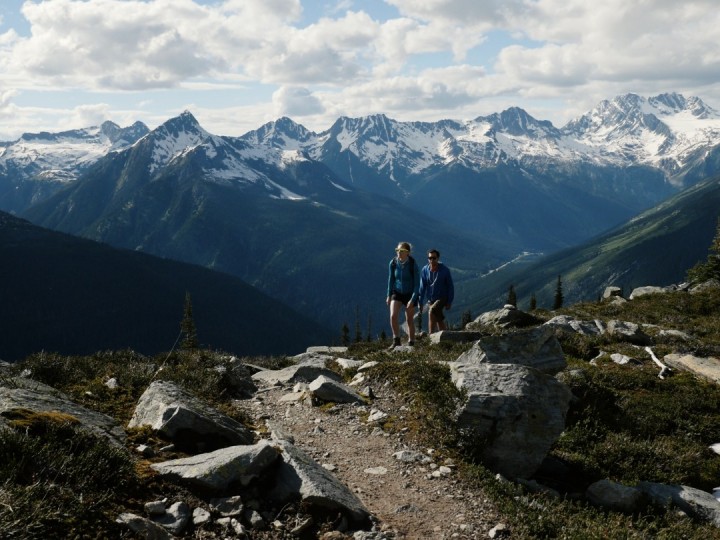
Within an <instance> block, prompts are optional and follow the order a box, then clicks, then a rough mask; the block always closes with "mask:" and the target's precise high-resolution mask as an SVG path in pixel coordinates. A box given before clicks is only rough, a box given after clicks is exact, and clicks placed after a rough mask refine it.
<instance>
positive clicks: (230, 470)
mask: <svg viewBox="0 0 720 540" xmlns="http://www.w3.org/2000/svg"><path fill="white" fill-rule="evenodd" d="M278 455H279V451H278V449H277V448H275V447H274V446H273V445H271V444H270V443H269V442H268V441H266V440H262V441H260V442H258V443H257V444H253V445H246V446H231V447H229V448H221V449H220V450H215V451H214V452H209V453H207V454H198V455H196V456H191V457H187V458H180V459H173V460H170V461H163V462H161V463H154V464H153V465H151V467H152V468H153V469H154V470H156V471H157V472H158V473H160V474H161V475H162V476H164V477H166V478H168V479H169V480H171V481H175V482H178V483H180V484H185V485H188V486H192V487H194V488H197V489H199V490H201V491H202V492H205V493H216V494H223V493H224V492H225V491H226V490H227V489H228V488H229V487H230V486H232V485H247V484H248V483H249V482H250V481H251V480H252V479H254V478H256V477H258V476H260V475H261V474H262V473H263V472H265V470H266V469H267V468H268V467H269V466H270V465H271V464H273V463H274V462H275V460H277V458H278Z"/></svg>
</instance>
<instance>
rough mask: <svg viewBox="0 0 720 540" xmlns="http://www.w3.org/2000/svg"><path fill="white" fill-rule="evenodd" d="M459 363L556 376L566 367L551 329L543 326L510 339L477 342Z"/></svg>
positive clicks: (499, 338) (505, 336)
mask: <svg viewBox="0 0 720 540" xmlns="http://www.w3.org/2000/svg"><path fill="white" fill-rule="evenodd" d="M457 362H459V363H465V364H482V363H490V364H519V365H523V366H529V367H533V368H535V369H538V370H540V371H542V372H544V373H549V374H551V375H554V374H556V373H558V372H560V371H562V370H563V369H564V368H565V366H566V365H567V363H566V362H565V356H564V355H563V351H562V347H561V346H560V342H559V341H558V340H557V338H556V337H555V334H554V332H553V330H552V328H550V327H548V326H540V327H537V328H533V329H531V330H524V331H515V332H513V333H512V334H510V335H502V336H487V337H484V338H482V339H480V340H478V341H477V342H476V343H475V344H474V345H473V346H472V348H471V349H470V350H468V351H467V352H465V353H463V354H461V355H460V356H459V357H458V359H457Z"/></svg>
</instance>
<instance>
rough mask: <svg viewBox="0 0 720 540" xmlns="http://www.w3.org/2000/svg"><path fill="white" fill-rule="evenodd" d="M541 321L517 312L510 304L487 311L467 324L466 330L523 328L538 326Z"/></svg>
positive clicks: (522, 312) (519, 311) (528, 314)
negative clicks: (492, 327) (490, 327)
mask: <svg viewBox="0 0 720 540" xmlns="http://www.w3.org/2000/svg"><path fill="white" fill-rule="evenodd" d="M541 322H542V320H540V319H538V318H537V317H535V316H534V315H531V314H530V313H526V312H524V311H521V310H519V309H518V308H516V307H515V306H513V305H511V304H505V305H504V306H503V307H502V308H500V309H497V310H495V311H487V312H485V313H483V314H482V315H480V316H479V317H478V318H477V319H475V320H474V321H472V322H469V323H468V324H467V325H466V326H465V329H466V330H480V329H482V327H483V326H495V327H497V328H523V327H526V326H534V325H538V324H540V323H541Z"/></svg>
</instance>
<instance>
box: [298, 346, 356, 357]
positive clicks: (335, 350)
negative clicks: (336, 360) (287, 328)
mask: <svg viewBox="0 0 720 540" xmlns="http://www.w3.org/2000/svg"><path fill="white" fill-rule="evenodd" d="M347 351H348V348H347V347H344V346H337V347H336V346H332V345H314V346H312V347H308V348H307V349H305V352H309V353H321V354H332V355H336V354H337V355H340V354H345V353H347Z"/></svg>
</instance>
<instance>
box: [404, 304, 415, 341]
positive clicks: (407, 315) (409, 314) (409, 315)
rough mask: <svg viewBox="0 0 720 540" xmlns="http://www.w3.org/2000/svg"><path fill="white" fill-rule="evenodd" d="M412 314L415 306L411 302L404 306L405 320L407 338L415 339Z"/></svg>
mask: <svg viewBox="0 0 720 540" xmlns="http://www.w3.org/2000/svg"><path fill="white" fill-rule="evenodd" d="M414 315H415V306H414V305H413V304H409V305H408V306H406V307H405V320H406V321H407V325H408V339H409V340H410V341H415V321H413V316H414Z"/></svg>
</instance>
